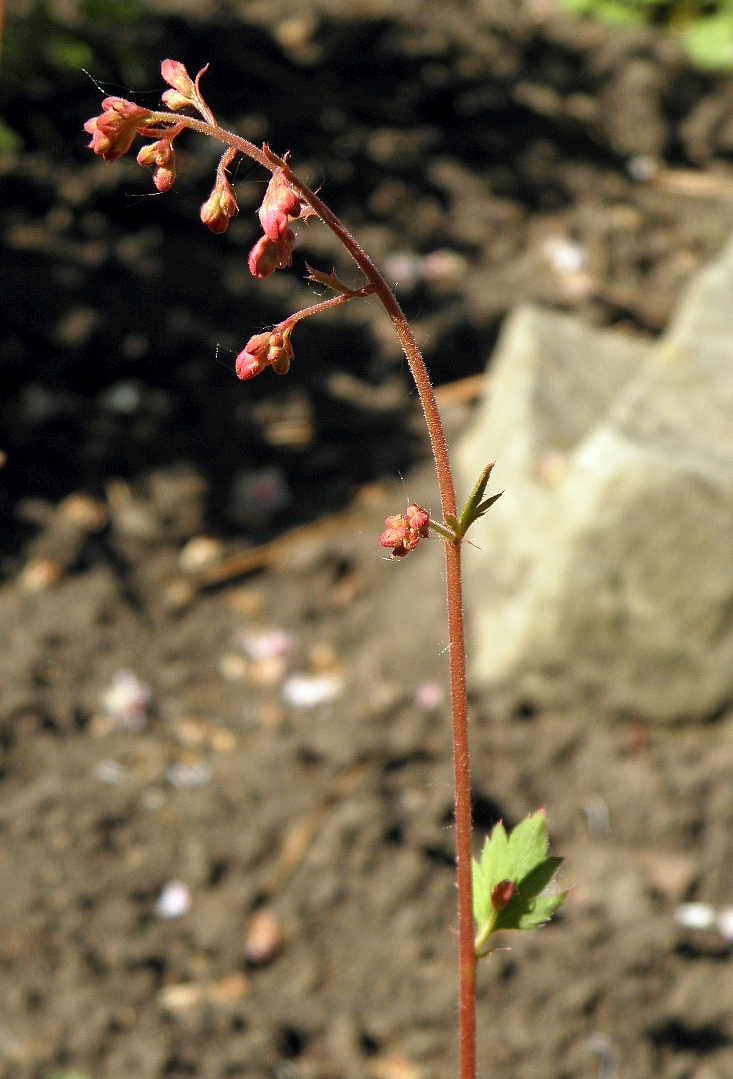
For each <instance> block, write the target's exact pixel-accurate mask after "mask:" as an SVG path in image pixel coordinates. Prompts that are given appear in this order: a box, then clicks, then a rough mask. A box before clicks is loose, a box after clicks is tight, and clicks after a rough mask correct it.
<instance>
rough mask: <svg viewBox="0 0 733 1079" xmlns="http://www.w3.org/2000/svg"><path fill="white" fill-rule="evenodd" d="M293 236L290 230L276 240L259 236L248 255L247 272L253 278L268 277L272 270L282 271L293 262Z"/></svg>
mask: <svg viewBox="0 0 733 1079" xmlns="http://www.w3.org/2000/svg"><path fill="white" fill-rule="evenodd" d="M294 245H295V234H294V233H293V230H292V229H285V232H284V233H283V234H282V236H281V237H280V238H279V239H278V240H271V239H270V237H269V236H261V237H260V238H259V240H258V241H257V243H256V244H255V245H254V247H253V248H252V250H251V251H250V253H249V259H248V265H249V271H250V273H251V274H252V276H253V277H259V278H263V277H269V276H270V274H271V273H272V272H273V271H274V270H284V269H285V268H286V267H287V266H289V265H290V264H291V262H292V261H293V246H294Z"/></svg>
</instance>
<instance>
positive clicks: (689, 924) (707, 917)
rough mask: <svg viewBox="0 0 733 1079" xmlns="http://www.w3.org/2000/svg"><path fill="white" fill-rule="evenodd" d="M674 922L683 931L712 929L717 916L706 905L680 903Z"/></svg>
mask: <svg viewBox="0 0 733 1079" xmlns="http://www.w3.org/2000/svg"><path fill="white" fill-rule="evenodd" d="M674 920H675V921H676V922H677V924H678V925H681V926H683V927H684V928H685V929H713V928H714V926H715V923H716V920H717V914H716V913H715V911H714V910H713V908H712V907H711V906H709V905H708V904H707V903H680V905H679V906H678V907H677V908H676V909H675V912H674Z"/></svg>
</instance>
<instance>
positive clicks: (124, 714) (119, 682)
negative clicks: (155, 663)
mask: <svg viewBox="0 0 733 1079" xmlns="http://www.w3.org/2000/svg"><path fill="white" fill-rule="evenodd" d="M101 703H102V707H103V708H104V711H105V714H106V716H107V718H108V719H109V721H110V723H111V725H112V727H121V728H123V729H125V730H130V731H140V730H142V728H143V727H144V726H145V724H146V723H147V720H148V710H149V708H150V689H149V688H148V686H146V685H145V683H144V682H141V681H140V680H139V679H138V678H137V676H136V675H135V674H134V673H133V672H132V671H126V670H123V671H117V672H116V673H115V674H114V675H113V676H112V683H111V685H110V686H109V688H108V689H106V690H105V691H104V693H103V694H102V701H101Z"/></svg>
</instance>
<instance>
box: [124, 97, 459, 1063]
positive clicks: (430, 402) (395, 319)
mask: <svg viewBox="0 0 733 1079" xmlns="http://www.w3.org/2000/svg"><path fill="white" fill-rule="evenodd" d="M151 119H155V121H156V122H159V123H173V122H175V123H181V122H184V123H185V124H186V126H187V127H190V128H191V129H192V130H194V131H198V132H200V133H201V134H204V135H209V136H211V137H213V138H215V139H218V140H219V141H220V142H223V143H225V144H226V145H227V146H230V147H232V148H233V149H236V150H238V151H239V152H240V153H243V154H245V155H246V156H247V157H250V158H252V159H253V160H255V161H257V162H259V164H260V165H263V166H264V168H266V169H268V170H269V171H270V172H273V171H274V170H275V169H277V168H280V169H282V171H283V173H284V175H285V177H286V179H287V181H288V183H289V184H290V185H291V186H292V188H293V189H294V190H295V191H297V192H298V194H299V195H300V197H301V199H302V200H303V201H304V202H306V203H307V204H308V205H309V206H310V207H311V208H312V209H313V210H314V211H315V213H316V214H317V215H318V217H320V219H321V220H322V221H323V223H324V224H325V225H327V226H328V227H329V228H330V229H331V231H332V232H333V233H335V235H336V236H337V237H338V238H339V240H340V241H341V243H342V244H343V246H344V247H345V248H346V250H347V251H348V252H349V254H350V255H351V257H352V258H353V260H354V262H355V263H356V264H357V266H358V267H359V269H360V270H361V271H362V273H363V274H364V275H365V277H366V278H367V281H368V282H369V285H368V286H365V289H368V291H369V292H373V293H374V294H375V295H376V296H378V297H379V299H380V300H381V302H382V305H383V306H384V308H385V310H386V312H387V314H388V315H389V317H390V319H391V320H392V323H393V325H394V327H395V330H396V332H397V336H398V337H399V339H400V343H401V345H402V348H403V350H404V353H405V356H406V358H407V363H408V365H409V367H410V371H411V373H412V377H413V379H414V380H415V385H416V387H417V391H418V394H419V396H420V403H421V405H422V408H423V412H424V414H425V421H426V423H427V428H428V434H429V436H430V444H431V447H432V452H433V458H434V460H435V468H436V472H437V475H438V485H439V488H440V503H441V509H442V511H443V518H444V519H445V518H446V516H447V515H451V516H453V517H455V516H456V494H455V487H454V485H453V476H452V472H451V467H450V461H449V459H448V447H447V444H446V440H445V433H444V431H443V424H442V422H441V419H440V413H439V411H438V405H437V402H436V400H435V394H434V392H433V387H432V384H431V382H430V376H429V375H428V372H427V368H426V367H425V362H424V360H423V358H422V354H421V352H420V349H419V348H418V345H417V342H416V341H415V338H414V336H413V333H412V330H411V329H410V326H409V324H408V321H407V319H406V318H405V315H404V312H403V311H402V308H401V307H400V305H399V303H398V302H397V299H396V297H395V295H394V293H393V292H392V290H391V289H390V287H389V285H388V284H387V282H386V281H385V280H384V278H383V277H382V275H381V274H380V273H379V271H378V270H377V268H376V266H375V265H374V263H373V262H372V261H371V259H370V258H369V257H368V255H367V254H366V253H365V252H364V251H363V250H362V248H361V247H360V246H359V244H358V243H357V241H356V240H355V239H354V237H353V236H352V235H351V233H350V232H349V231H348V229H347V228H346V227H345V225H344V224H343V223H342V222H341V221H340V220H339V219H338V218H337V217H336V216H335V214H333V213H332V211H331V210H330V209H329V208H328V206H326V204H325V203H324V202H322V201H321V200H320V199H319V198H318V196H317V195H316V194H315V192H313V191H311V190H310V188H309V187H306V185H305V184H304V183H303V182H302V181H301V180H299V179H298V177H297V176H296V175H295V173H293V172H292V171H291V169H290V167H289V165H288V163H287V161H286V160H285V159H284V158H281V157H278V155H277V154H274V153H272V151H270V150H269V148H265V149H264V150H261V149H260V148H259V147H258V146H255V145H254V143H251V142H249V141H248V140H247V139H244V138H242V137H241V136H239V135H235V134H233V133H232V132H231V131H226V130H225V129H224V128H221V127H219V125H218V124H216V123H211V124H209V123H205V122H202V121H201V120H197V119H195V118H193V117H181V116H175V117H173V116H171V114H170V113H153V114H152V116H151ZM144 133H145V132H144V131H142V132H141V134H144ZM357 291H360V290H355V292H357ZM351 298H352V296H350V295H347V296H339V297H334V298H333V299H332V300H329V301H325V302H324V303H323V304H322V305H316V306H317V307H321V308H323V307H326V306H335V305H336V304H337V303H343V302H345V300H346V299H351ZM306 313H307V314H310V313H311V310H310V309H306V311H303V312H300V313H299V314H298V315H297V316H296V318H298V317H299V318H303V317H305V315H306ZM286 321H287V320H286ZM445 567H446V592H447V603H448V641H449V673H450V695H451V715H452V724H453V727H452V738H453V779H454V794H455V822H456V880H457V888H458V1018H459V1032H458V1041H459V1064H460V1070H459V1077H460V1079H475V1075H476V951H475V946H474V939H473V909H472V896H471V854H472V848H471V777H470V769H469V756H468V701H467V697H466V662H465V643H464V634H463V601H462V588H461V547H460V543H450V542H446V544H445Z"/></svg>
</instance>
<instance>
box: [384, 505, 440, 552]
mask: <svg viewBox="0 0 733 1079" xmlns="http://www.w3.org/2000/svg"><path fill="white" fill-rule="evenodd" d="M384 523H385V525H386V526H387V527H386V529H385V531H384V532H383V533H382V535H381V536H380V537H379V542H380V544H381V546H382V547H391V549H392V553H391V554H390V556H389V557H390V558H404V556H405V555H406V554H407V552H408V551H411V550H412V549H413V548H414V547H417V545H418V543H419V542H420V540H421V539H427V537H428V535H429V523H430V517H429V516H428V512H427V510H424V509H423V508H422V507H421V506H416V505H415V503H414V502H413V503H412V504H411V505H409V506H408V507H407V509H406V510H405V512H404V513H396V514H394V515H393V516H392V517H387V518H386V520H385V522H384Z"/></svg>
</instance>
